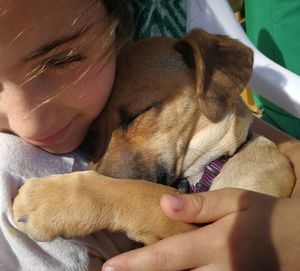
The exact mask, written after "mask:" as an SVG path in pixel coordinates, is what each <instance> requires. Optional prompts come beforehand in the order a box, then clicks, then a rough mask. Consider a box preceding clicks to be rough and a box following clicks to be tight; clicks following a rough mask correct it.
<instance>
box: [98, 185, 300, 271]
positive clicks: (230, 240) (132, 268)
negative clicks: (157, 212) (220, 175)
mask: <svg viewBox="0 0 300 271" xmlns="http://www.w3.org/2000/svg"><path fill="white" fill-rule="evenodd" d="M161 207H162V209H163V210H164V212H165V213H166V214H167V215H168V216H169V217H171V218H173V219H176V220H180V221H184V222H188V223H207V222H212V223H211V224H209V225H206V226H203V227H201V228H199V229H197V230H195V231H192V232H188V233H184V234H180V235H176V236H172V237H169V238H166V239H164V240H162V241H159V242H157V243H155V244H154V245H151V246H147V247H143V248H141V249H137V250H133V251H130V252H127V253H124V254H121V255H119V256H117V257H115V258H112V259H110V260H109V261H108V262H106V263H105V265H104V266H103V269H102V270H105V271H113V270H114V271H137V270H139V271H140V270H143V271H148V270H149V271H150V270H151V271H159V270H161V271H168V270H170V271H177V270H185V269H189V270H197V271H220V270H221V271H227V270H231V271H237V270H238V271H240V270H243V271H250V270H251V271H252V270H253V271H254V270H255V271H258V270H272V271H277V270H278V271H279V270H284V271H289V270H297V269H298V267H299V266H300V259H299V255H300V215H298V214H300V200H299V199H276V198H273V197H270V196H267V195H263V194H259V193H255V192H250V191H244V190H240V189H222V190H217V191H212V192H206V193H199V194H192V195H182V196H180V197H178V198H177V200H174V198H173V197H170V196H168V195H165V196H163V198H162V199H161ZM296 214H297V215H296Z"/></svg>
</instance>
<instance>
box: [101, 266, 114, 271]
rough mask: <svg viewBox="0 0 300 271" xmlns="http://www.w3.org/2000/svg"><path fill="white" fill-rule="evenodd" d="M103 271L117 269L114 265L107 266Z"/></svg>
mask: <svg viewBox="0 0 300 271" xmlns="http://www.w3.org/2000/svg"><path fill="white" fill-rule="evenodd" d="M103 271H116V270H115V269H114V268H113V267H112V266H105V267H104V269H103Z"/></svg>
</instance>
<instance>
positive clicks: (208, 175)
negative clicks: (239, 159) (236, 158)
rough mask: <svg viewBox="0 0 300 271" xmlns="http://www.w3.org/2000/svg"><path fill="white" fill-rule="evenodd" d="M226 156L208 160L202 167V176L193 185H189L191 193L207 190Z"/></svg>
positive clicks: (225, 160)
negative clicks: (203, 167)
mask: <svg viewBox="0 0 300 271" xmlns="http://www.w3.org/2000/svg"><path fill="white" fill-rule="evenodd" d="M227 160H228V158H219V159H217V160H214V161H212V162H210V163H209V164H208V165H207V166H206V167H205V169H204V172H203V174H202V177H201V179H200V181H199V182H197V183H196V184H195V185H191V193H199V192H205V191H208V190H209V188H210V187H211V185H212V183H213V180H214V178H215V177H217V176H218V174H219V173H220V171H221V169H222V168H223V166H224V164H225V163H226V162H227Z"/></svg>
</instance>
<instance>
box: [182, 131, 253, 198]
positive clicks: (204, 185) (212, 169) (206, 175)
mask: <svg viewBox="0 0 300 271" xmlns="http://www.w3.org/2000/svg"><path fill="white" fill-rule="evenodd" d="M252 136H253V134H252V132H251V131H249V132H248V135H247V138H246V140H245V142H244V143H243V144H242V145H241V146H239V147H238V149H237V150H236V152H235V153H237V152H239V151H240V149H241V148H242V147H243V146H244V145H245V144H246V143H247V142H248V141H249V140H250V139H251V138H252ZM231 157H232V156H222V157H220V158H218V159H217V160H214V161H212V162H210V163H209V164H208V165H207V166H206V167H205V169H204V172H203V174H202V176H201V179H200V180H199V182H197V183H196V184H194V185H190V184H189V182H188V181H187V179H183V180H181V181H180V182H179V183H177V189H178V190H179V191H181V192H183V193H199V192H205V191H208V190H209V189H210V187H211V185H212V183H213V180H214V178H215V177H217V176H218V174H219V173H220V171H221V170H222V168H223V166H224V164H225V163H226V162H227V161H228V160H229V159H230V158H231Z"/></svg>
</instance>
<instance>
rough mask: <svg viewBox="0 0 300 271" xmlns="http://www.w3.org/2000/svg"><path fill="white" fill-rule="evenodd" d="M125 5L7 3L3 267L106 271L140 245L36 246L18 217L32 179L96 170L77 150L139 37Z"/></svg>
mask: <svg viewBox="0 0 300 271" xmlns="http://www.w3.org/2000/svg"><path fill="white" fill-rule="evenodd" d="M125 2H126V1H120V0H117V1H111V0H108V1H93V0H91V1H89V0H87V1H78V0H62V1H59V2H57V1H39V0H31V1H19V0H10V1H7V0H0V58H1V62H0V131H1V132H3V133H2V134H1V136H0V144H1V147H0V149H1V159H0V174H1V176H0V180H1V186H0V187H1V189H0V197H1V204H0V209H1V219H0V239H1V252H0V270H87V269H88V268H89V269H92V267H97V270H99V269H100V268H101V265H102V263H103V262H104V261H105V260H107V259H108V258H109V257H111V256H113V255H116V254H118V253H120V252H122V251H124V250H128V249H130V248H131V243H130V242H125V243H124V240H125V237H122V236H121V237H120V238H119V237H118V238H116V237H115V236H118V235H112V236H111V235H110V234H106V233H104V232H101V233H99V234H98V235H96V236H91V237H88V238H86V239H84V240H74V241H66V240H63V239H59V240H56V241H54V242H51V243H36V242H33V241H32V240H31V239H30V238H29V237H27V236H25V235H23V234H22V233H21V232H19V231H18V230H17V229H16V227H15V225H14V223H13V219H12V213H11V203H12V200H13V198H14V196H15V195H16V193H17V189H18V187H20V186H21V185H22V183H23V182H24V181H25V179H27V178H30V177H32V176H46V175H49V174H54V173H63V172H66V173H67V172H71V171H75V170H84V169H85V168H86V165H87V162H86V159H85V158H84V157H83V156H82V155H79V154H78V153H76V152H74V153H71V151H73V150H75V149H76V148H77V147H78V146H79V145H80V144H81V142H82V141H83V139H84V137H85V135H86V133H87V131H88V129H89V127H90V125H91V124H92V122H93V120H94V119H95V117H96V116H97V115H98V114H99V113H100V112H101V110H102V108H103V106H104V105H105V102H106V100H107V98H108V96H109V93H110V91H111V88H112V84H113V80H114V73H115V61H116V54H117V50H118V48H119V47H120V46H121V45H122V43H123V42H124V40H125V38H126V37H127V36H128V32H129V30H128V29H129V26H127V24H128V23H127V18H126V16H128V13H127V12H126V5H125ZM9 134H13V135H16V136H18V137H16V136H13V135H9ZM20 138H21V139H22V140H20ZM28 143H30V144H28ZM34 146H37V147H34ZM42 149H43V150H46V151H47V152H48V153H47V152H45V151H43V150H42ZM49 152H50V153H55V154H64V155H60V156H57V155H51V154H49ZM65 153H68V154H65ZM123 243H124V244H123ZM85 244H87V245H85Z"/></svg>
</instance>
